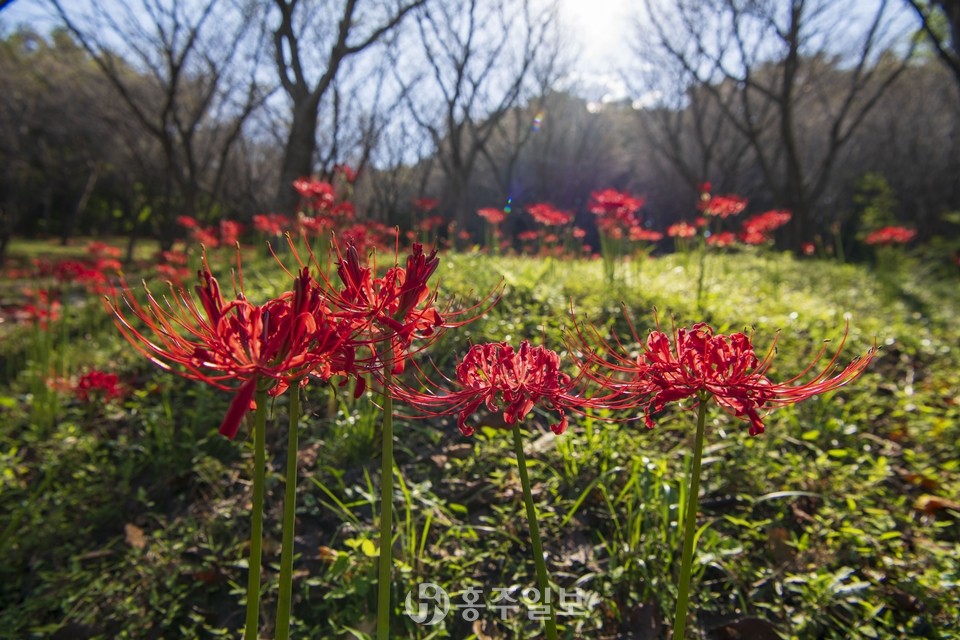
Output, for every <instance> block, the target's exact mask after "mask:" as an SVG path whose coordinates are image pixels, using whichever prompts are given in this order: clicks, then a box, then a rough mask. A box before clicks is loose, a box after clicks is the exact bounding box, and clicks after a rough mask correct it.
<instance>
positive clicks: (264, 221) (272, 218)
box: [253, 213, 293, 238]
mask: <svg viewBox="0 0 960 640" xmlns="http://www.w3.org/2000/svg"><path fill="white" fill-rule="evenodd" d="M292 226H293V221H292V220H291V219H290V218H289V217H288V216H285V215H283V214H282V213H258V214H257V215H255V216H253V228H254V230H256V231H257V233H262V234H264V235H268V236H276V237H278V238H279V237H280V236H282V235H283V234H284V233H285V232H286V231H288V230H289V229H290V228H291V227H292Z"/></svg>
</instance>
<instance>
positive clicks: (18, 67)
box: [0, 30, 129, 259]
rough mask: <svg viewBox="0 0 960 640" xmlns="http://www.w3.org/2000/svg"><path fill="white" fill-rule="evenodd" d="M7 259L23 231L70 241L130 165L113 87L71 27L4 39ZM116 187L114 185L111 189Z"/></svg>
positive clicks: (0, 129)
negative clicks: (108, 179)
mask: <svg viewBox="0 0 960 640" xmlns="http://www.w3.org/2000/svg"><path fill="white" fill-rule="evenodd" d="M0 84H2V85H3V86H4V89H5V90H4V91H3V92H0V166H2V167H3V170H2V173H0V193H2V203H0V208H2V215H0V259H2V257H3V254H4V253H5V250H6V245H7V242H8V240H9V238H10V236H11V235H12V234H13V233H14V232H15V231H18V230H20V231H26V232H30V233H36V232H43V233H59V234H60V235H61V238H62V239H63V240H64V241H65V240H66V239H68V238H69V237H70V235H71V234H72V232H73V230H74V228H75V226H76V224H77V222H78V220H79V218H80V217H81V215H82V214H83V213H84V210H85V209H86V207H87V205H88V203H89V202H90V200H91V197H92V194H93V190H94V188H95V187H97V186H98V185H99V184H101V183H102V182H103V180H102V179H101V176H102V175H103V173H104V171H103V170H104V169H105V168H106V167H108V166H109V167H124V166H128V164H129V155H128V154H127V153H126V149H125V143H126V142H127V139H128V138H127V135H128V133H129V132H128V131H127V130H126V129H125V128H124V127H123V126H122V125H118V124H117V123H116V120H115V119H116V116H117V115H118V112H117V109H116V108H115V105H114V104H113V101H112V100H111V97H112V96H111V89H110V87H109V86H107V84H106V82H105V81H104V80H103V78H102V77H101V76H100V74H99V73H98V72H97V70H96V67H95V66H94V65H93V63H92V61H91V59H90V58H89V56H88V55H87V54H86V52H85V51H84V50H83V49H82V48H80V47H79V45H78V44H77V43H76V42H74V41H73V40H72V39H71V38H70V36H69V34H68V33H66V32H65V31H63V30H55V31H53V32H52V33H51V34H50V36H49V37H46V38H45V37H43V36H41V35H40V34H37V33H35V32H32V31H29V30H19V31H17V32H15V33H13V34H11V35H9V36H8V37H7V38H5V39H4V40H3V41H2V42H0ZM108 187H109V185H108Z"/></svg>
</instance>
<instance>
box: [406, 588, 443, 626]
mask: <svg viewBox="0 0 960 640" xmlns="http://www.w3.org/2000/svg"><path fill="white" fill-rule="evenodd" d="M449 610H450V596H448V595H447V592H446V590H444V588H443V587H441V586H440V585H438V584H434V583H432V582H421V583H420V584H419V585H418V588H417V601H416V602H414V600H413V591H408V592H407V599H406V600H405V601H404V612H405V613H406V614H407V615H408V616H410V618H411V619H413V620H414V621H415V622H419V623H420V624H426V625H434V624H439V623H440V621H441V620H443V619H444V617H446V615H447V611H449Z"/></svg>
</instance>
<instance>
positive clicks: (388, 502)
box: [377, 358, 393, 640]
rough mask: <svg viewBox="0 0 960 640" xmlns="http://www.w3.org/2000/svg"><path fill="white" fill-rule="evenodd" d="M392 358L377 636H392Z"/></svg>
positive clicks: (387, 377)
mask: <svg viewBox="0 0 960 640" xmlns="http://www.w3.org/2000/svg"><path fill="white" fill-rule="evenodd" d="M392 369H393V358H385V361H384V365H383V378H384V381H383V434H382V437H383V442H382V446H383V450H382V453H381V456H380V465H381V466H380V570H379V575H378V578H377V580H378V582H377V640H387V638H389V637H390V585H391V583H392V579H391V574H392V569H393V397H392V396H391V395H390V384H391V382H392V379H391V374H392Z"/></svg>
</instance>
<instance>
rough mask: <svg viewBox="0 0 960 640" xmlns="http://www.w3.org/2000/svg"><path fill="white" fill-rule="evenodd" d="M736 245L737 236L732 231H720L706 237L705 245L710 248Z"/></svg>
mask: <svg viewBox="0 0 960 640" xmlns="http://www.w3.org/2000/svg"><path fill="white" fill-rule="evenodd" d="M735 244H737V236H735V235H733V232H732V231H720V232H719V233H711V234H710V235H709V236H707V245H708V246H711V247H732V246H733V245H735Z"/></svg>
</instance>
